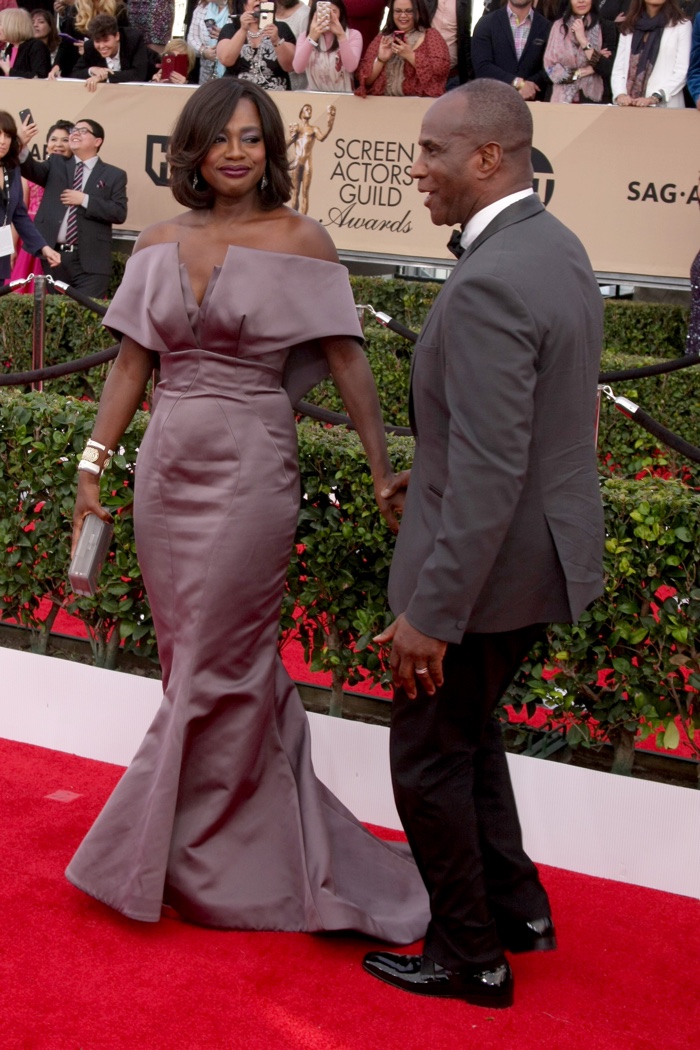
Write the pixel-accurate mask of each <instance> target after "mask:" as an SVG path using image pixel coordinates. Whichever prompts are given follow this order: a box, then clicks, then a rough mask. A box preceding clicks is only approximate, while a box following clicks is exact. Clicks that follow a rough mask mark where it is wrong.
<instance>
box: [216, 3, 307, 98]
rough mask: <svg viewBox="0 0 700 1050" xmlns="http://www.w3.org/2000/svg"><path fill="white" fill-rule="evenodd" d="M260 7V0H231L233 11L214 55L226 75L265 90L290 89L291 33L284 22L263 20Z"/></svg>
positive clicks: (292, 51) (222, 31) (293, 39)
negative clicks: (246, 81)
mask: <svg viewBox="0 0 700 1050" xmlns="http://www.w3.org/2000/svg"><path fill="white" fill-rule="evenodd" d="M262 7H263V5H261V4H260V0H234V11H235V14H234V16H233V18H232V20H231V22H230V23H229V24H228V25H226V26H224V28H223V29H222V30H221V33H220V34H219V42H218V44H217V45H216V57H217V58H218V59H219V61H220V62H221V63H222V65H223V66H225V70H224V74H225V75H226V76H232V77H240V79H241V80H248V81H250V82H251V83H253V84H257V85H258V87H261V88H264V89H265V90H266V91H291V87H292V85H291V82H290V80H289V74H290V72H291V70H292V63H293V62H294V46H295V44H296V39H295V37H294V33H293V32H292V31H291V29H290V28H289V26H288V25H286V24H285V23H284V22H275V21H272V20H267V21H263V17H262V16H263V15H266V14H267V12H265V11H263V10H262ZM272 8H273V10H274V4H273V5H272Z"/></svg>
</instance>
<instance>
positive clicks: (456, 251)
mask: <svg viewBox="0 0 700 1050" xmlns="http://www.w3.org/2000/svg"><path fill="white" fill-rule="evenodd" d="M447 247H448V248H449V249H450V251H451V252H452V254H453V255H454V256H455V258H457V259H459V258H460V257H461V256H462V255H464V246H463V244H462V231H461V230H453V231H452V236H451V237H450V239H449V241H448V242H447Z"/></svg>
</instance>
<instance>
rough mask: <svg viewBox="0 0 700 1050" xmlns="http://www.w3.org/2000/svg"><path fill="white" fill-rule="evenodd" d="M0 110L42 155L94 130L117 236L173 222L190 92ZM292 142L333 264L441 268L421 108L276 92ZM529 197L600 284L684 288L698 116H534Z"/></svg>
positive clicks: (109, 88) (28, 103)
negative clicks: (428, 195)
mask: <svg viewBox="0 0 700 1050" xmlns="http://www.w3.org/2000/svg"><path fill="white" fill-rule="evenodd" d="M2 90H3V100H2V107H3V108H6V109H8V110H9V111H10V112H11V113H12V114H13V115H14V116H15V118H16V119H17V115H18V113H19V111H20V109H24V108H27V107H28V108H30V109H31V111H32V114H33V116H34V119H35V120H36V122H37V124H38V125H39V136H38V138H37V139H35V140H34V143H33V148H34V151H35V155H36V156H43V148H44V139H45V137H46V132H47V131H48V128H49V126H50V124H52V123H53V122H54V121H55V120H57V119H58V118H65V119H68V120H73V121H75V120H78V119H79V118H82V117H93V118H94V119H95V120H98V121H99V122H100V123H101V124H103V125H104V127H105V129H106V140H105V145H104V146H103V149H102V155H103V157H104V159H105V160H106V161H107V162H108V163H111V164H117V165H119V166H120V167H123V168H125V169H126V170H127V172H128V179H129V181H128V194H129V214H128V218H127V221H126V223H125V225H124V229H125V230H130V231H138V230H141V229H143V227H144V226H147V225H148V224H150V223H152V222H156V221H158V220H160V219H164V218H167V217H168V216H170V215H172V214H173V213H174V211H176V210H177V207H178V206H177V205H175V203H174V201H173V199H172V197H171V196H170V192H169V190H168V188H167V181H168V168H167V163H166V159H165V153H166V149H167V144H168V135H169V132H170V129H171V128H172V126H173V123H174V121H175V119H176V117H177V115H178V113H179V111H180V109H181V108H182V106H183V105H184V103H185V101H186V100H187V98H188V97H189V93H190V92H191V91H194V90H196V89H195V88H190V87H174V86H172V87H171V86H163V85H158V84H151V85H126V84H124V85H106V86H104V87H100V88H98V89H97V92H95V93H94V94H91V93H90V92H88V91H86V89H85V85H84V84H83V83H82V82H77V81H59V82H54V83H48V82H46V81H39V80H11V79H8V80H7V81H6V82H5V83H4V84H3V86H2ZM274 97H275V101H276V102H277V104H278V106H279V108H280V110H281V111H282V116H283V119H284V122H285V124H286V125H287V127H288V129H289V136H288V137H289V155H290V159H291V160H292V162H293V165H294V168H293V180H294V199H293V202H292V203H293V204H294V205H295V206H296V207H298V209H299V210H300V211H304V212H307V213H308V214H309V215H311V216H313V218H315V219H318V220H319V222H321V223H323V225H324V226H326V227H327V228H328V231H329V233H330V234H331V236H332V237H333V240H334V241H335V244H336V246H337V247H338V249H339V251H341V252H348V253H353V254H355V253H360V254H367V255H379V256H384V257H387V256H390V257H396V261H397V262H400V261H402V260H405V261H417V260H421V261H433V262H438V261H444V260H446V259H450V258H451V256H450V255H449V253H448V252H447V249H446V247H445V242H446V240H447V236H446V232H445V230H444V229H440V228H438V227H434V226H433V225H432V223H431V222H430V216H429V214H428V211H427V209H426V208H425V207H424V206H423V200H422V197H421V195H420V194H419V193H418V192H417V190H416V189H415V187H414V186H413V184H412V180H411V178H410V175H409V171H410V168H411V164H412V163H413V161H414V159H415V158H416V157H417V154H418V146H417V140H418V134H419V130H420V124H421V119H422V117H423V114H424V113H425V111H426V109H427V108H428V106H429V105H430V100H429V99H411V98H406V99H385V98H368V99H360V98H355V97H354V96H348V95H325V94H314V93H310V92H309V93H301V92H278V93H275V96H274ZM531 108H532V112H533V116H534V120H535V137H534V143H535V149H534V150H533V166H534V169H535V184H536V185H535V188H536V189H537V190H538V192H539V194H540V196H541V197H542V200H543V201H544V203H545V204H546V205H547V207H548V209H549V210H550V211H551V212H552V214H554V215H556V216H557V217H558V218H560V219H561V220H562V221H563V222H564V223H566V225H567V226H569V227H570V228H571V229H572V230H574V231H575V233H577V234H578V236H579V237H580V238H581V240H582V241H583V243H584V244H585V246H586V248H587V250H588V253H589V255H590V257H591V262H592V263H593V267H594V269H595V270H596V271H597V272H598V273H599V274H605V275H620V276H621V277H625V276H626V277H631V276H634V275H645V276H649V277H656V278H666V279H678V278H681V279H683V278H687V276H688V271H689V268H690V263H691V261H692V259H693V257H694V255H695V253H696V252H697V248H698V243H699V242H700V211H699V209H698V189H697V176H698V170H697V169H698V163H697V149H696V140H697V134H698V130H699V128H698V114H697V112H695V111H691V110H653V109H647V110H644V109H641V110H638V109H618V108H615V107H614V106H554V105H545V104H538V103H535V104H533V105H532V107H531Z"/></svg>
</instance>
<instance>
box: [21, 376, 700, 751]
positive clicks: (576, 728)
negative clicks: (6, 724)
mask: <svg viewBox="0 0 700 1050" xmlns="http://www.w3.org/2000/svg"><path fill="white" fill-rule="evenodd" d="M94 412H95V406H94V405H92V404H89V403H85V402H81V401H77V400H72V399H66V398H63V397H61V396H58V395H53V394H46V393H45V394H22V393H18V392H16V391H15V392H7V391H5V392H2V393H1V394H0V459H1V461H2V468H3V469H2V474H1V476H0V477H1V481H0V499H1V500H2V508H3V509H2V511H0V537H1V539H2V542H3V543H4V546H5V549H6V551H7V556H6V558H5V559H4V561H3V564H2V567H1V568H0V593H2V594H4V595H6V599H5V607H4V614H5V616H8V617H9V616H12V617H15V618H17V619H18V620H19V621H20V622H21V623H23V624H24V625H26V626H27V627H29V628H30V629H31V630H32V631H33V632H34V635H35V647H36V648H37V649H41V648H42V647H45V642H46V632H47V629H48V628H49V627H50V624H48V625H47V623H46V622H45V621H43V620H42V618H41V616H40V614H39V603H40V599H41V598H42V597H48V598H49V599H50V600H51V601H52V603H53V605H54V608H59V607H62V606H63V607H65V608H67V609H68V611H70V612H73V613H75V614H76V615H78V616H79V617H81V619H82V620H83V621H84V622H85V624H86V625H87V627H88V631H89V634H90V637H91V640H92V644H93V648H94V652H95V660H96V662H97V663H100V664H102V665H104V666H113V665H114V663H115V660H116V658H117V654H118V642H119V639H120V638H121V640H122V641H123V642H124V645H125V647H126V648H127V649H128V650H129V651H132V652H135V653H139V654H141V655H144V656H151V657H154V656H155V638H154V635H153V625H152V621H151V617H150V611H149V608H148V603H147V600H146V597H145V594H144V592H143V588H142V585H141V580H140V574H139V569H138V564H137V561H136V554H135V550H134V542H133V531H132V519H131V515H130V512H129V505H130V503H131V499H132V495H133V493H132V477H133V475H132V468H133V462H134V459H135V452H136V449H137V447H138V445H139V442H140V440H141V437H142V435H143V430H144V427H145V425H146V422H147V417H146V415H145V414H144V413H139V414H138V416H137V417H136V419H135V420H134V422H133V424H132V425H131V427H130V428H129V431H128V433H127V435H126V437H125V439H124V442H123V450H122V451H120V453H119V454H118V455H117V456H116V457H115V459H114V463H113V466H112V467H111V468H110V471H109V472H108V474H107V475H106V476H105V480H104V482H103V495H104V502H105V504H106V505H107V506H109V507H111V508H112V509H113V510H114V511H117V510H119V509H120V508H122V512H121V513H118V514H117V515H116V519H117V525H116V538H115V542H114V544H113V548H112V555H111V559H110V561H109V562H108V564H107V566H106V568H105V570H104V573H103V577H102V589H101V591H100V593H99V594H98V595H97V596H96V597H95V598H92V599H88V598H79V599H75V598H74V597H72V596H71V595H68V594H66V592H65V577H66V571H67V567H68V560H69V535H70V519H71V513H72V504H73V495H74V488H75V455H76V453H77V452H78V451H79V450H80V449H82V447H83V445H84V442H85V438H86V437H87V435H88V434H89V433H90V431H91V429H92V422H93V418H94ZM389 445H390V454H391V456H392V460H393V462H394V464H395V467H396V468H397V469H399V468H402V467H404V466H406V465H407V464H408V463H410V459H411V453H412V445H411V441H410V439H405V438H393V439H391V440H390V442H389ZM299 454H300V466H301V475H302V491H303V492H304V493H305V498H304V500H303V504H302V508H301V513H300V517H299V527H298V531H297V536H296V544H297V546H296V549H295V553H294V556H293V558H292V563H291V566H290V570H289V576H288V591H287V595H286V598H285V604H284V610H283V624H282V628H283V630H282V642H283V641H284V638H285V637H289V634H290V632H292V631H294V630H298V629H300V631H301V636H302V640H303V642H304V645H305V648H306V651H307V655H308V658H309V660H310V662H311V666H312V668H313V669H314V670H327V671H331V672H332V674H333V686H334V688H333V696H332V702H333V710H334V712H335V713H340V707H341V702H342V686H343V684H344V683H346V682H355V681H357V680H359V678H360V676H361V673H365V674H367V675H368V676H369V678H370V679H371V680H372V681H386V665H385V662H384V654H382V653H380V652H377V650H376V647H375V646H374V645H373V643H372V637H373V635H374V634H375V633H376V632H377V630H378V629H380V628H381V627H382V626H383V625H384V624H385V623H386V622H387V621H388V619H389V618H390V613H389V611H388V609H387V605H386V586H387V578H388V571H389V564H390V560H391V552H392V548H393V538H392V536H391V534H390V532H389V530H388V529H387V527H386V526H385V525H384V523H383V521H382V520H381V518H380V517H379V514H378V512H377V511H376V509H375V506H374V500H373V496H372V486H371V478H370V476H369V473H368V471H367V466H366V462H365V459H364V455H363V454H362V451H361V448H360V444H359V441H358V439H357V437H356V435H354V434H352V433H348V432H346V431H344V430H343V429H330V430H329V429H327V428H324V427H319V426H316V425H313V424H309V423H306V424H302V425H301V426H300V427H299ZM603 494H604V502H605V513H606V532H607V537H608V539H607V544H606V553H605V569H606V591H605V595H604V596H603V597H602V598H601V599H600V600H599V601H598V602H597V603H595V605H594V606H593V607H592V609H591V610H589V611H588V612H587V613H585V614H584V615H583V617H582V618H581V620H580V622H579V623H578V624H577V625H576V626H574V627H555V628H552V629H551V630H550V632H549V635H548V639H547V643H546V645H545V646H543V647H541V649H540V651H539V653H538V654H535V656H534V657H533V659H531V660H530V661H529V662H528V663H526V665H525V666H524V672H523V674H522V675H521V676H520V678H519V680H518V681H517V682H516V685H515V686H514V687H513V690H512V691H511V694H510V697H509V702H513V703H515V704H516V706H521V705H530V708H534V705H535V704H536V703H537V702H540V701H542V700H546V701H547V703H549V704H550V705H553V710H552V718H553V720H554V722H556V723H557V724H559V723H561V722H562V721H563V722H564V723H565V724H566V725H567V727H568V736H569V741H570V743H572V744H573V745H576V744H583V745H590V744H592V743H595V742H598V741H600V740H601V739H603V740H604V739H611V740H613V742H615V743H616V744H617V747H618V752H619V756H618V768H619V767H620V763H623V759H624V756H625V754H626V753H627V752H629V750H630V741H631V740H632V739H633V737H634V735H635V734H640V735H642V736H643V735H645V734H647V733H649V732H652V731H654V730H658V729H659V728H661V729H663V731H664V736H663V741H664V743H665V745H666V746H667V747H668V748H669V749H670V750H673V749H674V747H676V746H677V745H678V742H679V741H678V735H677V732H676V725H675V722H674V718H675V717H677V716H680V719H681V726H682V727H683V733H684V736H685V737H686V738H691V739H692V737H693V734H694V732H695V729H696V728H698V729H700V717H699V712H698V708H697V704H696V701H697V693H696V692H694V691H692V692H688V691H687V687H690V688H691V689H695V688H697V687H698V686H700V651H699V650H698V646H697V635H698V630H697V625H698V617H699V614H700V580H699V579H698V575H699V569H700V496H699V495H698V494H696V493H694V492H692V491H691V490H689V489H688V488H687V487H684V486H683V485H681V484H680V483H678V482H664V481H660V480H658V479H652V480H649V481H643V482H634V481H632V482H630V481H624V480H608V481H606V482H605V483H604V485H603ZM661 587H664V588H665V590H663V591H661V592H660V593H659V589H660V588H661ZM669 588H673V591H674V593H673V594H672V593H671V591H670V590H669ZM657 606H658V608H657ZM295 607H302V608H304V610H305V619H304V621H303V623H302V624H300V625H299V624H297V623H295V621H294V619H293V616H292V613H293V610H294V608H295ZM545 668H550V669H551V670H553V671H556V672H557V673H556V676H555V678H554V679H553V680H547V676H546V675H544V676H543V670H544V669H545ZM602 670H606V671H607V672H608V676H607V680H605V681H603V683H602V684H600V682H599V672H600V671H602ZM682 675H685V676H687V686H686V685H685V684H684V683H683V682H682V678H681V676H682ZM698 739H699V740H700V738H698ZM620 756H622V757H620Z"/></svg>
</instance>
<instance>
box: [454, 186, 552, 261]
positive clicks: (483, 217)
mask: <svg viewBox="0 0 700 1050" xmlns="http://www.w3.org/2000/svg"><path fill="white" fill-rule="evenodd" d="M534 192H535V191H534V190H533V189H527V190H518V192H517V193H509V194H508V196H507V197H501V199H500V200H498V201H494V202H493V204H487V205H486V207H485V208H482V209H481V211H478V212H477V213H476V215H472V217H471V219H470V220H469V222H468V223H467V225H466V226H465V227H464V229H463V231H462V237H461V241H462V247H463V248H464V250H465V251H466V250H467V248H468V247H469V245H470V244H472V242H473V241H475V240H476V238H477V237H478V236H479V234H480V233H483V231H484V230H485V229H486V227H487V226H488V224H489V223H490V222H491V220H492V219H495V218H496V216H497V215H499V214H500V213H501V212H502V211H504V209H505V208H508V207H509V206H510V205H511V204H515V202H516V201H521V200H524V199H525V197H529V196H530V194H532V193H534Z"/></svg>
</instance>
